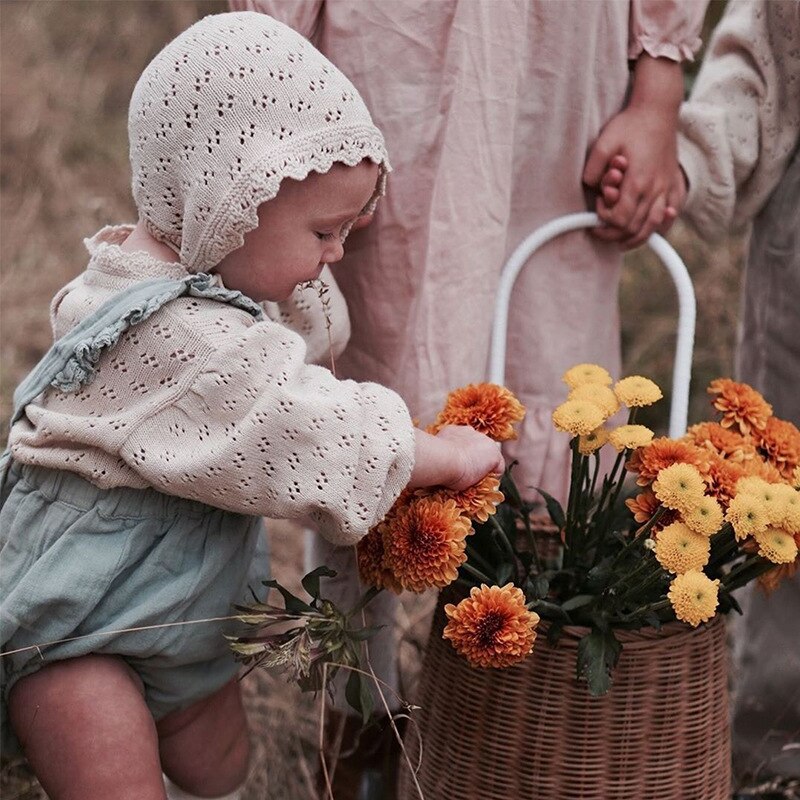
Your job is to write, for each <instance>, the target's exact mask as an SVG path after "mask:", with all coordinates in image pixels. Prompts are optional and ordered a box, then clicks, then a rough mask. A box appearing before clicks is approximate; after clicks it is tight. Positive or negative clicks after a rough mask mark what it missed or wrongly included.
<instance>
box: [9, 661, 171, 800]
mask: <svg viewBox="0 0 800 800" xmlns="http://www.w3.org/2000/svg"><path fill="white" fill-rule="evenodd" d="M8 705H9V714H10V719H11V725H12V727H13V729H14V732H15V733H16V735H17V738H18V739H19V741H20V743H21V744H22V746H23V748H24V750H25V755H26V756H27V758H28V760H29V762H30V764H31V766H32V767H33V770H34V772H35V773H36V776H37V777H38V778H39V781H40V782H41V784H42V787H43V788H44V790H45V791H46V792H47V795H48V797H50V798H51V800H108V798H111V797H113V798H114V799H115V800H164V798H165V793H164V784H163V781H162V777H161V766H160V763H159V757H158V737H157V734H156V727H155V724H154V722H153V718H152V716H151V715H150V712H149V710H148V708H147V706H146V705H145V702H144V698H143V693H142V687H141V682H140V681H139V679H138V678H137V677H136V675H135V674H134V673H133V672H132V670H131V669H130V668H129V667H128V666H127V665H126V664H125V663H124V662H123V661H122V660H120V659H118V658H115V657H113V656H95V655H89V656H82V657H80V658H74V659H70V660H67V661H58V662H56V663H53V664H49V665H47V666H46V667H43V668H42V669H41V670H40V671H39V672H36V673H34V674H33V675H29V676H27V677H25V678H21V679H20V680H19V681H18V682H17V683H16V684H15V685H14V687H13V688H12V690H11V693H10V696H9V704H8Z"/></svg>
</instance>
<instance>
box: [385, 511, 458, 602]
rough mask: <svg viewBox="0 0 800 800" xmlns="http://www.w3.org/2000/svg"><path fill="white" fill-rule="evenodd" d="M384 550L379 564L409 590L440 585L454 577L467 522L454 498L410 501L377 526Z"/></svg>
mask: <svg viewBox="0 0 800 800" xmlns="http://www.w3.org/2000/svg"><path fill="white" fill-rule="evenodd" d="M379 530H380V532H381V534H382V536H383V547H384V551H385V555H384V560H383V565H384V567H385V568H386V569H389V570H391V572H392V573H393V575H394V577H395V578H396V580H397V582H398V583H399V584H400V585H401V586H402V587H403V588H404V589H409V590H411V591H412V592H423V591H425V590H426V589H430V588H432V587H434V586H437V587H442V586H447V585H448V584H450V583H452V582H453V581H454V580H455V579H456V578H457V577H458V568H459V567H460V566H461V565H462V564H463V563H464V562H465V561H466V560H467V556H466V554H465V552H464V551H465V549H466V542H465V539H466V537H467V535H468V534H470V533H472V526H471V525H470V521H469V520H468V519H467V518H466V517H465V516H464V515H463V514H462V513H461V509H459V508H458V506H457V505H456V504H455V501H454V500H447V501H446V502H442V501H441V500H437V499H436V498H433V497H421V498H416V499H414V500H412V501H411V502H410V503H409V504H408V505H407V506H405V507H403V508H399V509H397V511H396V512H395V513H394V514H393V515H392V516H391V517H389V518H387V520H386V522H383V523H381V524H380V526H379Z"/></svg>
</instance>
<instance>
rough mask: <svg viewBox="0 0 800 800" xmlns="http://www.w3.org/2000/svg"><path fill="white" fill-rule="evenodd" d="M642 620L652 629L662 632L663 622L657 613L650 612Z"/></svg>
mask: <svg viewBox="0 0 800 800" xmlns="http://www.w3.org/2000/svg"><path fill="white" fill-rule="evenodd" d="M642 619H643V620H644V621H645V622H646V623H647V624H648V625H649V626H650V627H651V628H655V629H656V630H657V631H659V630H661V620H660V619H659V618H658V614H656V612H655V611H648V612H647V613H646V614H645V615H644V617H642Z"/></svg>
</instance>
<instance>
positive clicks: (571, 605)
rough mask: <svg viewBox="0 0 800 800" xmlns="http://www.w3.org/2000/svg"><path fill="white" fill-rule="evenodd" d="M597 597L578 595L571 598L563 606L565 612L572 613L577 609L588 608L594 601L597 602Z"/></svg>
mask: <svg viewBox="0 0 800 800" xmlns="http://www.w3.org/2000/svg"><path fill="white" fill-rule="evenodd" d="M596 599H597V595H594V594H576V595H575V597H570V598H569V600H565V601H564V602H563V603H562V604H561V608H563V609H564V611H572V610H573V609H575V608H582V607H583V606H588V605H589V603H591V602H592V600H596Z"/></svg>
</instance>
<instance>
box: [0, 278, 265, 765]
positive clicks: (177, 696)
mask: <svg viewBox="0 0 800 800" xmlns="http://www.w3.org/2000/svg"><path fill="white" fill-rule="evenodd" d="M185 294H189V295H192V296H196V297H203V298H207V299H213V300H218V301H220V302H223V303H230V304H232V305H235V306H237V307H239V308H243V309H245V310H246V311H248V312H249V313H251V314H253V316H255V317H256V318H257V319H262V318H263V311H262V309H261V308H260V306H258V305H257V304H256V303H255V302H254V301H252V300H250V299H249V298H248V297H246V296H244V295H242V294H241V293H240V292H234V291H230V290H226V289H222V288H221V287H218V286H213V285H211V278H210V276H208V275H205V274H199V275H192V276H189V277H187V278H184V279H180V280H176V279H166V278H165V279H155V280H149V281H144V282H142V283H139V284H137V285H136V286H134V287H131V289H129V290H128V291H125V292H122V293H121V294H119V295H117V296H115V297H112V298H111V299H110V300H108V301H107V302H106V303H105V304H104V305H103V306H102V307H101V308H99V309H98V310H97V311H96V312H95V313H94V314H92V315H90V316H89V317H87V318H86V319H85V320H83V321H82V322H81V323H80V324H79V325H77V326H76V327H75V328H74V329H73V330H71V331H70V332H69V333H68V334H67V335H66V336H64V337H63V338H62V339H60V340H59V341H57V342H56V343H55V344H54V345H53V346H52V347H51V349H50V350H49V351H48V353H47V354H46V355H45V356H44V358H43V359H42V360H41V361H40V362H39V364H38V365H37V366H36V367H35V368H34V370H33V371H32V372H31V374H30V375H29V376H28V377H27V378H26V379H25V380H24V381H23V383H22V384H20V386H19V387H18V389H17V391H16V392H15V394H14V413H13V417H12V422H11V424H12V425H13V424H14V422H16V421H17V420H18V419H19V418H20V417H21V416H22V415H23V413H24V409H25V406H26V405H27V404H28V403H29V402H31V401H32V400H33V399H34V398H35V397H37V396H38V395H39V394H41V392H42V391H44V390H45V389H46V388H47V387H48V386H53V387H55V388H57V389H60V390H62V391H76V390H78V389H79V388H80V386H81V385H83V384H85V383H87V382H89V381H91V380H92V377H93V371H94V367H95V365H96V363H97V361H98V359H99V358H100V356H101V355H102V353H103V352H105V351H106V350H108V349H109V348H111V347H113V346H114V345H115V344H116V343H117V341H118V340H119V337H120V335H121V334H122V333H123V332H124V331H125V330H127V329H128V328H130V327H131V326H132V325H136V324H138V323H140V322H142V321H143V320H145V319H147V318H148V317H149V316H151V315H152V314H153V313H155V312H156V311H157V310H158V309H159V308H161V307H162V306H163V305H165V304H166V303H167V302H169V301H170V300H173V299H175V298H176V297H180V296H181V295H185ZM268 571H269V559H268V553H267V543H266V538H265V536H264V534H263V522H262V519H261V518H260V517H254V516H250V515H245V514H237V513H233V512H230V511H224V510H221V509H218V508H213V507H212V506H209V505H206V504H204V503H201V502H197V501H192V500H185V499H183V498H180V497H174V496H170V495H167V494H164V493H162V492H159V491H156V490H155V489H132V488H127V487H121V488H115V489H101V488H99V487H97V486H95V485H94V484H92V483H90V482H89V481H87V480H85V479H84V478H82V477H80V476H79V475H76V474H74V473H70V472H67V471H61V470H51V469H45V468H42V467H36V466H31V465H24V464H19V463H18V462H14V461H13V460H12V459H11V457H10V454H9V453H8V451H6V453H5V454H4V455H3V457H2V464H1V465H0V584H1V585H2V589H1V590H0V650H1V651H2V653H3V655H2V657H0V686H2V696H0V726H2V745H3V752H4V753H6V754H8V753H10V752H13V751H17V750H18V749H19V744H18V742H17V741H16V739H15V737H14V736H13V733H12V732H11V730H10V726H9V725H8V707H7V701H8V694H9V691H10V690H11V687H12V686H13V685H14V683H15V682H16V681H17V680H19V678H21V677H24V676H26V675H30V674H32V673H34V672H36V671H37V670H38V669H40V668H41V667H42V666H44V665H45V664H48V663H51V662H54V661H62V660H64V659H67V658H76V657H78V656H83V655H87V654H89V653H102V654H109V655H117V656H120V657H121V658H123V659H124V661H125V662H126V663H127V664H128V665H129V666H130V667H132V668H133V670H134V671H135V672H136V673H137V674H138V675H139V676H140V678H141V680H142V682H143V685H144V691H145V701H146V703H147V705H148V707H149V709H150V711H151V713H152V714H153V717H154V718H155V719H159V718H161V717H163V716H164V715H165V714H167V713H168V712H170V711H174V710H177V709H179V708H182V707H185V706H187V705H190V704H191V703H193V702H195V701H197V700H199V699H201V698H203V697H206V696H208V695H210V694H212V693H213V692H215V691H216V690H217V689H219V688H221V687H222V686H223V685H224V684H225V683H227V682H228V681H229V680H230V679H231V678H232V677H234V676H235V675H236V673H237V671H238V667H237V664H236V662H235V661H234V658H233V655H232V654H231V652H230V650H229V648H228V645H227V642H226V640H225V638H224V635H223V634H224V633H232V632H233V631H235V630H237V626H236V624H235V623H232V622H230V621H228V622H198V623H194V622H193V621H194V620H203V619H207V618H211V617H225V616H229V615H231V613H235V612H234V611H233V609H232V606H233V604H234V603H242V602H246V601H248V600H252V598H253V596H254V595H256V596H257V597H259V598H261V597H262V596H263V594H264V588H263V585H262V581H264V580H266V579H267V578H268V577H269V575H268ZM171 623H173V624H171ZM174 623H189V624H179V625H174ZM146 626H163V627H156V628H151V629H150V630H138V631H133V632H126V633H116V632H115V631H119V630H120V629H125V628H141V627H146ZM239 627H241V626H239ZM87 634H88V636H87ZM73 637H85V638H77V639H76V638H73ZM64 639H72V641H58V642H57V643H54V644H49V643H52V642H56V640H64ZM21 648H27V649H24V650H22V652H17V653H13V654H8V653H11V651H14V650H20V649H21Z"/></svg>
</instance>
